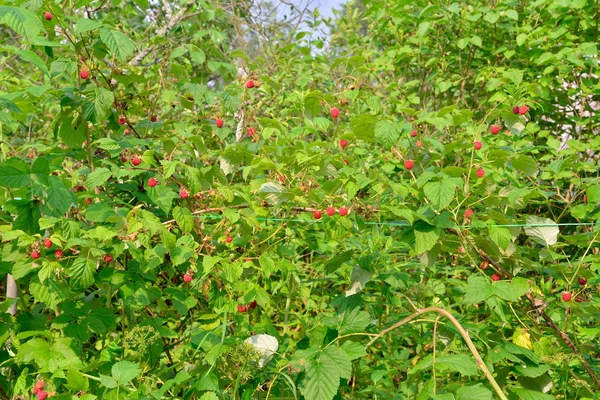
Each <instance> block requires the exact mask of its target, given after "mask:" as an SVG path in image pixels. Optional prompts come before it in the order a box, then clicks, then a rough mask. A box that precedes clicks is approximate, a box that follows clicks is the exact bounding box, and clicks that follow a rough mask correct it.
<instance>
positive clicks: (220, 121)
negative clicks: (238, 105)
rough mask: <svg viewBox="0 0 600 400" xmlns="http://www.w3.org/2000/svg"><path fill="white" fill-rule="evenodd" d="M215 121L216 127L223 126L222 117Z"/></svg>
mask: <svg viewBox="0 0 600 400" xmlns="http://www.w3.org/2000/svg"><path fill="white" fill-rule="evenodd" d="M215 123H216V124H217V128H222V127H223V120H222V119H218V120H216V121H215Z"/></svg>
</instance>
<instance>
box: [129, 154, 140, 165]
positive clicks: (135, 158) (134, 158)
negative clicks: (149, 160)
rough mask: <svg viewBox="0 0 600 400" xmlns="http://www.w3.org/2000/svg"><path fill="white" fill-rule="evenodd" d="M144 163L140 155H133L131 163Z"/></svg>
mask: <svg viewBox="0 0 600 400" xmlns="http://www.w3.org/2000/svg"><path fill="white" fill-rule="evenodd" d="M141 163H142V159H141V158H139V157H137V156H136V157H133V158H132V159H131V164H133V166H134V167H137V166H138V165H140V164H141Z"/></svg>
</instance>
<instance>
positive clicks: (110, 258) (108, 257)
mask: <svg viewBox="0 0 600 400" xmlns="http://www.w3.org/2000/svg"><path fill="white" fill-rule="evenodd" d="M112 260H113V256H111V255H110V254H107V255H105V256H104V262H105V263H107V264H109V263H110V262H111V261H112Z"/></svg>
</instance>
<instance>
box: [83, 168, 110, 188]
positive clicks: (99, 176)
mask: <svg viewBox="0 0 600 400" xmlns="http://www.w3.org/2000/svg"><path fill="white" fill-rule="evenodd" d="M111 175H112V173H111V172H110V170H109V169H108V168H96V169H95V170H94V172H92V173H90V174H89V175H88V176H87V179H86V183H87V185H88V186H89V187H90V189H93V188H95V187H98V186H102V185H104V184H105V183H106V181H108V180H109V179H110V177H111Z"/></svg>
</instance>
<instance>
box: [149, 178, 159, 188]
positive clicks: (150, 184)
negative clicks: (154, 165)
mask: <svg viewBox="0 0 600 400" xmlns="http://www.w3.org/2000/svg"><path fill="white" fill-rule="evenodd" d="M156 185H158V181H157V180H156V179H154V178H150V179H148V186H150V187H155V186H156Z"/></svg>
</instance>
